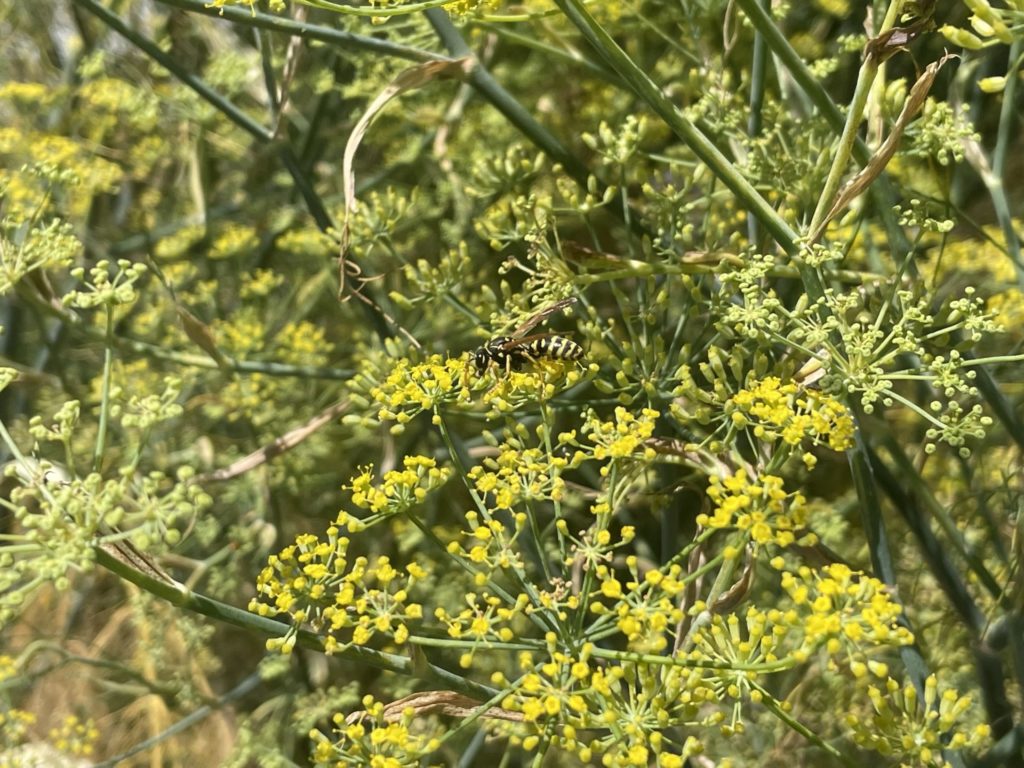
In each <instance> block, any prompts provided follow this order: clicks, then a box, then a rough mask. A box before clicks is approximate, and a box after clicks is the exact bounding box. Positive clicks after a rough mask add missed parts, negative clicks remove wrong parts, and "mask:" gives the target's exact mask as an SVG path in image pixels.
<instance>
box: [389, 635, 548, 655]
mask: <svg viewBox="0 0 1024 768" xmlns="http://www.w3.org/2000/svg"><path fill="white" fill-rule="evenodd" d="M406 642H408V643H411V644H412V645H422V646H424V647H426V648H447V649H449V650H455V651H467V650H484V651H542V650H544V648H546V646H545V644H544V643H543V642H541V641H539V640H538V641H537V642H535V643H527V642H521V643H503V642H499V641H496V640H455V639H448V638H444V637H426V636H424V635H409V639H408V640H406Z"/></svg>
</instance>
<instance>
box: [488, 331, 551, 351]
mask: <svg viewBox="0 0 1024 768" xmlns="http://www.w3.org/2000/svg"><path fill="white" fill-rule="evenodd" d="M566 335H567V334H564V333H535V334H533V335H532V336H522V337H519V338H514V339H513V338H510V339H508V340H507V341H503V342H502V343H501V344H498V345H497V347H498V349H499V350H501V351H502V352H511V351H512V350H513V349H518V348H519V347H525V346H526V345H527V344H529V343H531V342H534V341H537V340H538V339H553V338H554V337H556V336H566Z"/></svg>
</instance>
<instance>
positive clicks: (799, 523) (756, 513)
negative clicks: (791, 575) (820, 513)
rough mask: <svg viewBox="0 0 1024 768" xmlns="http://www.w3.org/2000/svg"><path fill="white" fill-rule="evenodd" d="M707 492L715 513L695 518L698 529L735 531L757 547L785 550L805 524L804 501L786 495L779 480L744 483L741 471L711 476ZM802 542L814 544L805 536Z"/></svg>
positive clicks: (764, 478)
mask: <svg viewBox="0 0 1024 768" xmlns="http://www.w3.org/2000/svg"><path fill="white" fill-rule="evenodd" d="M707 492H708V497H710V499H711V501H712V502H713V503H714V505H715V509H714V512H713V513H712V514H710V515H705V514H701V515H698V516H697V523H698V525H701V526H703V527H705V528H737V529H739V530H741V531H746V532H747V533H748V534H749V535H750V538H751V540H753V541H754V542H755V543H757V544H768V543H774V544H777V545H778V546H780V547H787V546H789V545H790V544H792V543H793V542H795V541H796V532H797V531H799V530H800V529H801V528H803V527H804V525H805V524H806V522H807V509H806V506H805V499H804V497H803V496H802V495H801V494H799V493H793V494H788V493H786V491H785V489H784V488H783V486H782V478H780V477H776V476H775V475H762V476H760V477H758V478H756V480H754V481H752V480H748V479H747V473H746V471H745V470H743V469H739V470H737V471H736V474H734V475H730V476H728V477H725V478H721V477H718V476H717V475H712V476H711V484H710V485H709V486H708V491H707ZM801 542H805V543H808V544H810V543H814V537H813V535H812V534H807V535H806V536H804V537H803V538H802V539H801Z"/></svg>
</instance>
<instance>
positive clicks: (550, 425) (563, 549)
mask: <svg viewBox="0 0 1024 768" xmlns="http://www.w3.org/2000/svg"><path fill="white" fill-rule="evenodd" d="M540 417H541V421H542V422H543V424H544V449H545V450H546V451H547V452H548V456H554V455H555V449H554V446H553V445H552V444H551V430H552V429H554V427H555V415H554V414H553V413H552V412H551V408H550V406H549V405H548V403H547V402H542V403H541V404H540ZM548 476H549V477H550V479H551V482H552V484H554V483H555V481H556V480H558V478H559V477H561V472H560V471H559V470H558V469H557V468H556V467H555V466H554V465H553V464H550V463H549V464H548ZM552 504H553V506H554V511H555V520H556V521H558V520H561V519H562V502H561V501H559V500H558V499H554V500H553V501H552ZM555 535H556V536H557V537H558V554H559V557H561V561H562V562H563V563H565V562H566V561H567V560H568V558H569V544H568V542H567V541H566V540H565V536H563V535H562V531H561V530H559V528H558V526H557V525H556V526H555Z"/></svg>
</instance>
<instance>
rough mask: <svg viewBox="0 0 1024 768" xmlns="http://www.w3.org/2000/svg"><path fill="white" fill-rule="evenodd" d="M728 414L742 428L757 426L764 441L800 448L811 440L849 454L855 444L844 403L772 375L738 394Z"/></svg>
mask: <svg viewBox="0 0 1024 768" xmlns="http://www.w3.org/2000/svg"><path fill="white" fill-rule="evenodd" d="M725 412H726V414H727V415H728V416H729V417H730V418H731V419H732V423H733V424H735V425H736V426H738V427H741V428H744V427H748V426H751V427H753V431H754V435H755V436H756V437H758V438H759V439H762V440H778V439H780V438H781V439H782V440H783V441H784V442H786V443H787V444H789V445H799V444H800V442H801V441H803V440H804V439H809V440H811V442H812V443H813V444H815V445H828V447H829V448H831V449H832V450H833V451H845V450H846V449H847V448H849V447H850V446H852V445H853V429H854V426H853V418H852V417H851V416H850V412H849V411H848V410H847V409H846V406H844V405H843V404H842V403H840V402H839V401H838V400H836V399H835V398H834V397H832V396H831V395H828V394H825V393H823V392H818V391H816V390H803V391H801V388H800V387H799V386H797V385H796V384H795V383H793V382H790V383H788V384H783V383H782V381H781V380H780V379H779V378H777V377H775V376H769V377H768V378H765V379H762V380H760V381H758V382H755V383H754V384H753V385H752V386H750V387H747V388H746V389H742V390H740V391H739V392H737V393H736V394H735V395H734V396H733V397H732V398H730V400H729V401H728V402H727V403H726V405H725Z"/></svg>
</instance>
